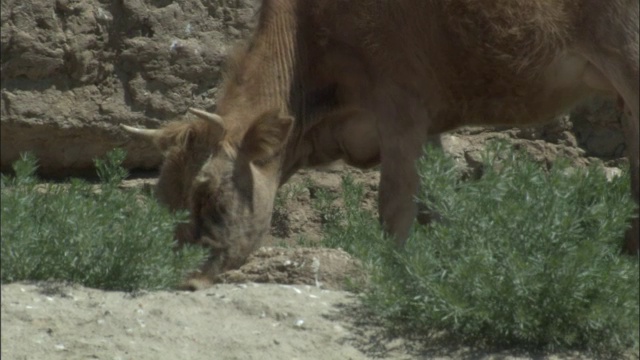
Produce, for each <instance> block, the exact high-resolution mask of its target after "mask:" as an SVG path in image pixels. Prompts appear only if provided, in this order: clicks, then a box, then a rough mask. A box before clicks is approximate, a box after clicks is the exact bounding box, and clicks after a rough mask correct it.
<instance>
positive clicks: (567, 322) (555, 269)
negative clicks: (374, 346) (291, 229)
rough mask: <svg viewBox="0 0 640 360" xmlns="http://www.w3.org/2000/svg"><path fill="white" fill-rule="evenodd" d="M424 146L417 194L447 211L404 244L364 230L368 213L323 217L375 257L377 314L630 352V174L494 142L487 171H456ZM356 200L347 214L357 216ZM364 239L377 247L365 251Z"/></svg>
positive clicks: (536, 344) (560, 346)
mask: <svg viewBox="0 0 640 360" xmlns="http://www.w3.org/2000/svg"><path fill="white" fill-rule="evenodd" d="M428 154H429V156H427V157H425V158H424V159H422V160H421V161H420V163H419V171H420V174H421V178H422V191H421V193H420V194H419V200H420V201H423V202H424V203H426V204H427V205H428V206H429V208H430V209H432V210H435V211H436V212H437V213H439V214H440V215H441V217H442V220H441V221H439V222H436V223H433V224H431V225H429V226H421V227H417V229H416V230H415V231H414V233H413V235H412V236H411V238H410V239H409V240H408V242H407V245H406V247H405V249H403V250H399V251H398V250H397V249H394V247H393V246H392V245H391V242H390V241H383V240H382V239H381V238H380V237H379V236H377V237H376V236H373V235H367V236H361V235H360V234H364V233H366V232H367V231H369V232H370V231H371V230H370V229H371V228H372V225H371V221H370V220H371V215H369V218H370V219H369V220H362V219H360V218H359V217H360V216H361V215H356V216H357V218H355V219H353V221H347V222H343V223H333V224H330V226H331V227H334V230H333V231H332V232H330V236H335V237H337V238H338V239H342V240H346V241H347V243H348V244H346V245H345V244H341V245H340V246H342V247H344V248H345V249H348V250H349V249H351V250H353V249H356V251H351V252H352V253H354V254H355V255H357V256H365V257H366V260H367V262H368V263H369V264H374V265H375V266H372V267H371V268H370V269H371V272H372V279H371V284H370V288H369V289H368V291H367V292H366V295H365V296H364V297H363V300H364V302H365V304H367V305H368V306H369V307H370V308H371V310H372V311H373V312H374V313H376V314H378V315H380V316H382V318H384V319H386V320H387V321H388V325H389V326H391V327H395V328H400V329H403V330H406V331H409V332H411V333H412V334H424V335H429V334H431V335H434V334H439V336H440V335H442V334H446V335H447V336H445V337H446V338H450V339H456V340H458V341H463V342H465V343H474V342H475V343H478V344H485V345H487V344H488V345H491V346H508V347H524V348H534V349H538V350H539V349H546V350H569V349H587V350H592V351H601V352H609V353H616V352H618V351H627V350H628V349H629V348H635V349H636V350H637V347H638V337H639V333H638V327H639V317H640V313H639V302H638V299H639V284H638V280H639V275H638V273H639V272H638V261H637V259H636V258H631V257H629V256H621V255H620V254H619V252H620V249H621V248H622V245H621V244H622V241H623V237H624V236H623V234H624V232H625V230H626V229H627V227H628V224H629V219H630V217H631V216H632V214H633V209H634V206H635V205H634V203H633V201H632V199H631V197H630V196H629V194H630V191H629V180H628V176H622V177H618V178H614V179H613V180H611V181H610V182H608V181H607V179H606V177H605V175H604V173H603V171H601V170H600V169H597V168H595V167H593V168H588V169H571V168H569V167H568V165H567V164H566V163H562V162H558V163H556V164H554V165H553V166H552V167H551V169H549V170H547V169H544V168H542V167H540V166H539V165H537V164H536V163H534V162H533V161H532V160H530V159H529V157H528V156H527V155H525V154H523V153H522V152H519V151H515V150H513V149H512V148H510V147H506V146H505V145H504V144H498V145H494V146H493V147H491V148H490V151H487V154H486V156H485V163H484V164H485V166H484V169H483V172H484V174H483V175H482V177H481V178H480V179H479V180H475V181H463V180H461V179H462V178H463V177H462V175H461V173H460V171H459V170H457V169H456V167H455V165H454V162H453V161H452V160H451V159H449V158H447V157H445V156H444V155H443V154H442V152H441V151H440V150H434V149H431V150H429V152H428ZM354 203H355V205H354V204H353V203H352V204H351V205H350V206H348V211H347V214H349V213H352V212H354V213H355V214H362V210H361V209H360V208H359V206H358V203H357V201H355V202H354ZM347 205H349V204H348V203H347ZM352 216H353V215H352ZM340 234H342V235H340ZM344 234H354V235H353V236H348V235H344ZM342 240H338V242H340V241H342ZM331 242H333V244H335V243H336V240H335V239H332V240H331ZM367 245H368V246H369V248H372V249H373V248H375V249H376V252H372V251H369V252H367V251H361V250H360V249H362V248H365V247H366V246H367Z"/></svg>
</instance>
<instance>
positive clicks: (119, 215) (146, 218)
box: [0, 150, 204, 291]
mask: <svg viewBox="0 0 640 360" xmlns="http://www.w3.org/2000/svg"><path fill="white" fill-rule="evenodd" d="M124 157H125V153H124V151H122V150H116V151H113V152H111V153H109V154H108V155H107V158H106V159H104V160H96V166H97V169H98V174H99V176H100V178H101V180H102V182H103V183H102V184H101V186H93V185H91V184H89V183H87V182H85V181H82V180H79V179H73V180H71V182H70V184H38V182H37V179H36V178H35V177H34V174H35V170H36V161H35V159H34V158H33V157H32V156H23V157H22V159H21V160H20V161H18V162H16V163H15V164H14V170H15V173H16V175H15V177H13V178H9V177H4V176H3V178H2V205H1V206H2V218H1V219H2V220H1V221H2V235H1V236H2V238H1V239H2V240H1V241H2V243H1V244H2V253H1V254H2V255H1V256H2V267H1V274H0V278H1V279H2V282H3V283H5V282H14V281H21V280H63V281H71V282H75V283H79V284H82V285H85V286H89V287H94V288H101V289H108V290H126V291H130V290H137V289H161V288H167V287H171V286H173V285H175V284H176V283H177V282H178V281H180V280H181V279H182V277H183V276H184V275H185V273H186V272H188V271H191V270H193V269H195V268H196V267H197V266H198V265H199V264H200V262H201V261H203V259H204V253H203V251H202V250H201V249H186V248H185V249H183V250H180V251H177V252H174V251H173V250H172V247H173V229H174V226H175V225H176V224H177V223H178V222H180V221H184V219H185V214H179V215H171V214H170V213H169V212H168V211H167V210H165V209H164V208H162V207H161V206H159V205H158V204H157V202H156V201H154V200H153V199H150V198H149V197H148V196H146V195H144V194H142V193H141V192H140V191H131V190H128V191H123V190H120V189H119V188H118V184H119V183H120V182H121V180H123V179H124V177H126V176H127V172H126V170H124V169H123V168H122V167H120V164H121V163H122V161H123V160H124Z"/></svg>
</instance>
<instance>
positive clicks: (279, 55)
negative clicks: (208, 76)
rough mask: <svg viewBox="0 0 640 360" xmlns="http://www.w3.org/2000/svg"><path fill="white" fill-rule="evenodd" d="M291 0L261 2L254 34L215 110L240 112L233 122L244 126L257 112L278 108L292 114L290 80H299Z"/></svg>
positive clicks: (293, 10) (225, 113)
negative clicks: (296, 70) (296, 71)
mask: <svg viewBox="0 0 640 360" xmlns="http://www.w3.org/2000/svg"><path fill="white" fill-rule="evenodd" d="M295 5H296V1H294V0H267V1H264V3H263V7H262V10H261V14H260V20H259V23H258V27H257V29H256V32H255V35H254V37H253V38H252V40H251V41H250V42H249V44H248V46H247V49H246V50H245V52H244V53H243V54H242V55H241V56H239V57H238V59H237V60H236V63H235V64H234V65H235V66H236V67H237V69H236V70H235V71H232V72H231V76H230V78H229V79H228V80H227V83H226V84H225V92H224V94H223V96H222V98H221V99H220V101H219V103H218V109H217V111H218V113H219V114H221V115H222V116H223V117H224V116H225V115H227V114H228V113H232V112H233V113H236V112H237V111H238V110H239V109H240V111H241V112H242V113H243V114H237V113H236V114H233V115H235V116H237V119H234V121H237V122H240V123H241V124H238V125H239V126H241V127H246V126H248V125H249V123H244V124H242V123H243V122H250V121H252V120H254V119H255V118H257V117H258V115H260V113H261V112H265V111H269V110H273V109H275V108H279V109H280V110H281V111H282V113H283V114H294V113H295V112H296V110H295V109H294V107H296V106H297V105H296V104H295V100H294V101H292V99H291V98H292V96H291V94H292V93H294V92H295V87H296V85H294V83H297V82H299V81H300V80H299V78H300V77H299V76H297V74H296V73H295V69H298V68H299V66H298V62H299V61H300V59H299V57H298V55H297V54H298V51H297V49H296V36H297V34H296V33H297V23H296V17H295Z"/></svg>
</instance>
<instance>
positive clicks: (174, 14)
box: [0, 0, 625, 176]
mask: <svg viewBox="0 0 640 360" xmlns="http://www.w3.org/2000/svg"><path fill="white" fill-rule="evenodd" d="M259 3H260V0H176V1H171V0H126V1H124V0H118V1H112V0H2V2H1V18H0V20H1V49H0V50H1V51H2V64H1V75H0V76H1V93H0V95H1V96H0V115H1V119H2V122H1V140H0V144H1V154H2V155H1V162H0V165H1V170H2V171H3V172H5V171H8V170H10V169H11V164H12V163H13V162H14V161H15V160H17V159H18V158H19V155H20V153H22V152H27V151H30V152H33V153H34V154H35V155H36V156H37V157H38V158H39V161H40V169H39V170H40V173H41V174H42V175H46V176H67V175H81V174H83V173H88V172H92V171H93V159H94V158H96V157H100V156H104V154H105V153H107V152H108V151H109V150H111V149H113V148H114V147H123V148H124V149H125V150H127V153H128V158H127V160H126V162H125V166H126V167H128V168H155V167H157V166H158V165H159V164H160V161H161V158H160V154H158V153H157V152H156V151H155V149H154V148H153V147H152V146H151V145H150V144H147V143H144V142H141V141H135V139H130V138H129V137H128V136H127V135H125V134H124V133H123V132H122V131H121V130H120V129H119V127H118V124H129V125H138V126H143V127H149V128H156V127H159V126H160V125H161V124H162V123H163V122H166V121H169V120H172V119H174V118H176V117H177V116H180V115H182V114H184V113H185V112H186V109H187V108H188V107H191V106H193V107H199V108H204V109H207V110H213V109H214V108H215V97H216V94H217V90H218V85H219V83H220V80H221V68H222V65H223V62H224V59H225V54H227V53H228V51H229V49H230V48H231V47H232V46H233V45H234V44H235V43H237V42H238V41H239V40H240V39H241V38H244V37H246V35H247V34H248V32H249V30H250V29H251V27H252V25H253V22H254V20H255V17H254V16H253V15H254V14H255V11H256V9H257V7H258V6H259ZM575 114H576V116H575V118H574V116H571V119H570V122H569V128H571V126H573V129H572V130H573V132H574V133H575V134H576V139H575V140H572V141H577V143H579V144H580V146H581V147H582V148H584V149H586V151H587V155H589V156H599V157H609V158H613V157H619V156H622V155H624V150H625V149H624V141H623V136H622V133H621V131H620V126H619V121H611V120H612V119H613V120H617V119H619V114H618V113H617V112H616V110H615V108H614V107H612V106H608V105H600V103H590V104H589V106H586V107H583V108H582V109H580V110H577V111H576V112H575ZM578 119H583V120H582V121H581V122H580V121H578ZM557 123H558V124H561V123H562V122H557ZM567 130H568V129H567V128H566V126H546V127H541V128H536V129H534V130H523V131H521V133H522V135H524V137H525V138H538V139H539V138H543V139H548V140H551V141H552V142H556V141H557V140H558V139H560V140H562V139H564V138H567V136H566V134H565V132H566V131H567ZM492 131H495V130H492ZM463 133H464V131H463ZM570 140H571V139H570Z"/></svg>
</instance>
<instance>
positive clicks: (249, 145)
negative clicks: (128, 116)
mask: <svg viewBox="0 0 640 360" xmlns="http://www.w3.org/2000/svg"><path fill="white" fill-rule="evenodd" d="M638 11H639V6H638V0H607V1H604V0H508V1H507V0H504V1H496V0H358V1H354V0H314V1H304V0H265V1H264V3H263V5H262V9H261V11H260V18H259V23H258V26H257V29H256V30H255V33H254V35H253V37H252V38H251V40H250V41H249V42H248V44H247V45H246V47H244V48H243V50H242V51H240V52H239V53H238V54H237V55H236V56H235V57H234V59H233V61H232V62H231V64H232V69H231V70H230V71H229V74H228V77H227V78H226V80H225V82H224V87H223V89H224V91H223V93H222V96H221V97H220V98H219V101H218V105H217V109H216V114H213V113H208V112H204V111H200V110H191V112H193V113H195V114H196V115H197V116H198V117H199V118H200V120H194V121H183V122H178V123H174V124H170V125H168V126H166V127H164V128H163V129H161V130H144V129H135V128H129V127H127V129H128V131H130V132H134V133H139V134H143V135H148V136H150V137H151V138H153V139H154V141H155V142H156V144H157V145H158V146H159V148H160V149H161V150H162V151H163V152H164V154H165V163H164V165H163V167H162V171H161V175H160V182H159V188H158V193H159V196H160V198H161V200H163V201H164V202H166V203H167V204H168V205H169V206H170V207H171V208H173V209H179V208H187V209H189V210H190V211H191V216H192V220H191V223H190V224H189V225H188V226H186V227H185V228H182V229H179V231H178V238H179V240H180V241H182V242H195V243H202V244H207V245H208V246H210V247H211V249H212V257H211V260H210V261H209V263H208V264H207V265H206V266H205V267H204V268H203V275H201V277H202V278H203V279H211V278H213V277H215V275H216V274H217V273H219V272H220V271H221V270H225V269H229V268H233V267H237V266H239V265H240V264H242V263H243V262H244V261H245V259H246V257H247V256H248V255H249V253H250V252H251V251H252V250H253V249H254V248H255V247H256V246H257V245H258V244H259V242H260V240H261V238H262V237H263V236H264V235H265V233H266V232H267V231H268V229H269V224H270V218H271V214H272V210H273V203H274V197H275V194H276V190H277V189H278V187H279V186H280V185H281V184H283V183H284V182H285V181H287V179H288V178H289V177H290V176H291V175H292V174H293V173H294V172H295V171H297V170H298V169H300V168H301V167H305V166H314V165H321V164H324V163H328V162H331V161H334V160H337V159H344V160H346V162H347V163H349V164H351V165H354V166H360V167H368V166H372V165H375V164H378V163H380V164H381V179H380V193H379V209H380V217H381V221H382V223H383V225H384V227H385V229H386V230H387V231H388V232H389V233H390V234H391V235H393V236H394V237H395V239H396V241H397V243H398V244H399V245H402V244H403V243H404V241H405V239H406V238H407V236H408V233H409V230H410V227H411V225H412V223H413V221H414V218H415V215H416V204H415V203H414V201H413V198H414V194H415V192H416V189H417V187H418V175H417V173H416V169H415V167H414V164H415V161H416V159H417V158H418V157H419V156H420V155H421V152H422V147H423V144H424V143H425V140H426V139H427V136H428V135H433V134H438V133H441V132H444V131H448V130H452V129H455V128H457V127H459V126H462V125H495V124H510V125H528V124H534V123H539V122H542V121H546V120H548V119H551V118H553V117H554V115H557V114H559V113H561V112H563V111H566V110H567V109H569V108H570V107H571V106H573V105H574V104H576V103H577V102H579V101H580V100H583V99H585V98H587V97H589V96H592V95H597V94H604V95H611V96H617V97H618V98H619V99H620V100H621V101H622V103H623V105H624V107H625V109H626V111H627V113H628V114H629V119H628V121H627V122H626V130H625V134H626V137H627V144H628V149H627V150H628V155H629V158H630V163H631V178H632V189H633V196H634V197H635V199H636V201H637V200H638V192H639V191H638V183H639V180H638V175H639V173H638V156H639V149H638V136H639V135H638V126H639V120H638V119H639V89H638V88H639V86H638V81H639V72H638V61H639V55H638V47H639V44H638V42H639V39H638V38H639V30H638V27H639V25H638V24H639V20H638ZM633 224H634V227H635V229H634V230H633V231H631V232H630V234H631V236H630V237H629V240H628V243H627V250H628V251H630V252H632V253H636V252H637V249H638V220H637V218H636V219H635V220H634V222H633ZM193 284H195V282H194V283H193ZM195 285H197V284H195ZM195 285H194V286H195Z"/></svg>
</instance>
